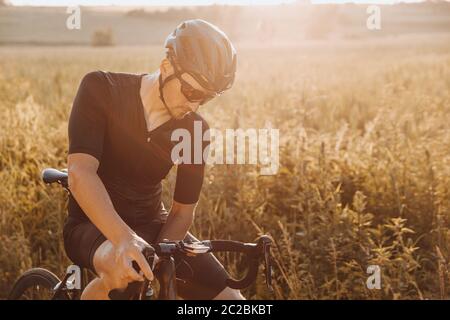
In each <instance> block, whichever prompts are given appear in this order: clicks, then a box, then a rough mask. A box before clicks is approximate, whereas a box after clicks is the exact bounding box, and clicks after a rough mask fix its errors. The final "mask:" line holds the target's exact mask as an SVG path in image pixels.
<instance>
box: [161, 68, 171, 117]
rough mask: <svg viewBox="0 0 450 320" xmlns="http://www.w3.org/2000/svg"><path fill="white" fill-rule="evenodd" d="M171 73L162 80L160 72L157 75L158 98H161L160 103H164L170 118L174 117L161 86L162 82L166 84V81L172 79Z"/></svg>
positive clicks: (162, 85)
mask: <svg viewBox="0 0 450 320" xmlns="http://www.w3.org/2000/svg"><path fill="white" fill-rule="evenodd" d="M172 76H173V75H171V76H169V77H167V78H166V79H165V80H164V81H163V80H162V74H161V72H160V73H159V77H158V82H159V99H161V101H162V103H163V104H164V107H166V109H167V111H168V112H169V114H170V116H171V117H172V118H174V116H173V114H172V111H170V109H169V107H168V106H167V104H166V100H165V99H164V92H163V87H164V84H166V82H168V81H170V80H172V79H173V78H174V77H172Z"/></svg>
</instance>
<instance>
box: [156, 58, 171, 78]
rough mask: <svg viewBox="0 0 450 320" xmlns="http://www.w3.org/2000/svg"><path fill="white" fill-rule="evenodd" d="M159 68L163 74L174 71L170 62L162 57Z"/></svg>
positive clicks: (169, 73)
mask: <svg viewBox="0 0 450 320" xmlns="http://www.w3.org/2000/svg"><path fill="white" fill-rule="evenodd" d="M159 70H160V71H161V74H162V75H163V76H167V75H171V74H172V73H173V72H174V70H173V67H172V64H171V63H170V61H169V59H167V58H164V59H162V61H161V65H160V66H159Z"/></svg>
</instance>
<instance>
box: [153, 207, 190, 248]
mask: <svg viewBox="0 0 450 320" xmlns="http://www.w3.org/2000/svg"><path fill="white" fill-rule="evenodd" d="M193 221H194V212H182V211H179V210H176V209H174V208H173V207H172V209H171V210H170V213H169V216H168V218H167V222H166V223H165V224H164V226H163V228H162V230H161V232H160V233H159V235H158V242H160V241H162V240H163V239H168V240H172V241H176V240H183V239H184V237H185V236H186V234H187V232H188V231H189V228H190V227H191V225H192V222H193Z"/></svg>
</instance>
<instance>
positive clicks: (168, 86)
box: [163, 70, 211, 119]
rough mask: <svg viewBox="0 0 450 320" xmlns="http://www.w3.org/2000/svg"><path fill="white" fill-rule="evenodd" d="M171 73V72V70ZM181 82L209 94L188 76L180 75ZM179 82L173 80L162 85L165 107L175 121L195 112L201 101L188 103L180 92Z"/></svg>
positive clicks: (176, 79)
mask: <svg viewBox="0 0 450 320" xmlns="http://www.w3.org/2000/svg"><path fill="white" fill-rule="evenodd" d="M172 72H173V70H172ZM181 77H182V79H183V81H185V82H187V83H188V84H189V85H190V86H191V87H192V88H194V89H196V90H199V91H201V92H203V93H211V91H207V90H205V89H204V88H203V87H202V86H201V85H200V84H199V83H198V82H197V81H196V80H195V79H194V78H193V77H192V76H191V75H190V74H188V73H182V74H181ZM181 86H182V84H181V81H180V80H179V79H178V78H174V79H172V80H170V81H169V82H166V83H165V84H164V88H163V92H164V99H165V100H166V104H167V107H168V108H169V109H170V111H171V113H172V116H173V117H174V118H175V119H182V118H183V117H184V116H185V115H186V114H187V113H189V112H196V111H197V110H198V107H199V106H200V103H201V101H198V102H190V101H189V100H188V99H187V98H186V96H185V95H184V94H183V92H182V90H181Z"/></svg>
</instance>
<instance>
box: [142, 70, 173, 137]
mask: <svg viewBox="0 0 450 320" xmlns="http://www.w3.org/2000/svg"><path fill="white" fill-rule="evenodd" d="M158 77H159V70H158V71H156V72H154V73H151V74H148V75H145V76H143V77H142V79H141V90H140V96H141V100H142V104H143V106H144V114H145V120H146V123H147V130H148V131H152V130H154V129H155V128H157V127H159V126H160V125H162V124H163V123H165V122H167V121H169V120H170V119H171V115H170V114H169V112H168V111H167V109H166V108H165V107H164V104H163V103H162V101H161V99H160V97H159V83H158Z"/></svg>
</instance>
